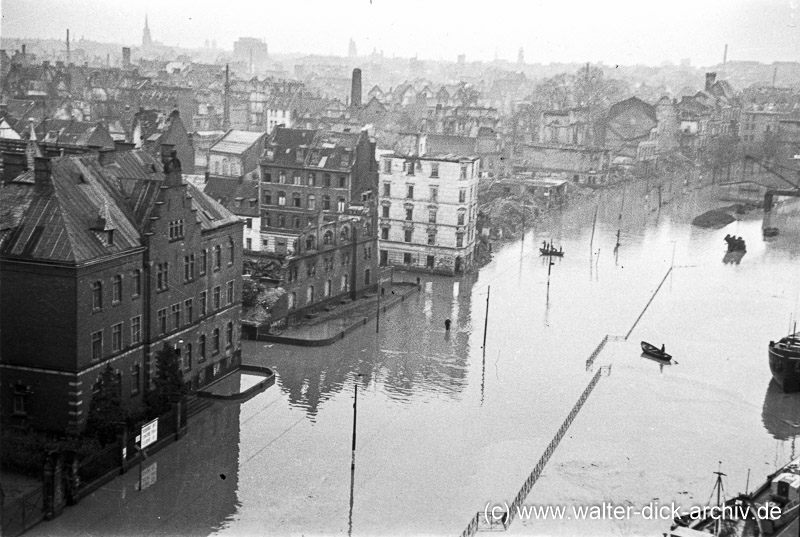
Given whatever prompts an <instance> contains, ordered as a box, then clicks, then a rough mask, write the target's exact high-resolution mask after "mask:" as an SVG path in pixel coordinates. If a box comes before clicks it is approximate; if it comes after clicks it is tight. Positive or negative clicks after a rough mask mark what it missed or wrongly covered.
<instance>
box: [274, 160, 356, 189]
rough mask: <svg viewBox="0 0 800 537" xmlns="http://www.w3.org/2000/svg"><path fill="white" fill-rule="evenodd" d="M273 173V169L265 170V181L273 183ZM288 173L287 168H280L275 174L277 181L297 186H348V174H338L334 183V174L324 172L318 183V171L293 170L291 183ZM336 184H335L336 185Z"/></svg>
mask: <svg viewBox="0 0 800 537" xmlns="http://www.w3.org/2000/svg"><path fill="white" fill-rule="evenodd" d="M343 166H347V164H343ZM273 173H274V172H272V171H265V172H264V182H265V183H272V182H273V180H272V179H273ZM286 177H287V173H286V170H278V172H277V173H276V174H275V181H274V182H275V183H278V184H281V185H285V184H292V185H297V186H324V187H327V188H347V176H346V175H338V176H337V177H336V182H335V183H334V180H333V176H332V175H331V174H329V173H323V174H322V183H321V184H319V185H317V173H316V172H299V171H296V172H292V178H291V183H287V182H286V181H287V179H286ZM334 185H335V186H334Z"/></svg>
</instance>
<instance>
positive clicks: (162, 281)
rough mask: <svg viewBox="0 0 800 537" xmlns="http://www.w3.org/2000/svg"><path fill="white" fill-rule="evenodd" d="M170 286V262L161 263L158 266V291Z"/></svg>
mask: <svg viewBox="0 0 800 537" xmlns="http://www.w3.org/2000/svg"><path fill="white" fill-rule="evenodd" d="M168 287H169V263H159V264H158V266H157V268H156V291H163V290H165V289H167V288H168Z"/></svg>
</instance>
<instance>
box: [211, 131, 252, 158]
mask: <svg viewBox="0 0 800 537" xmlns="http://www.w3.org/2000/svg"><path fill="white" fill-rule="evenodd" d="M264 136H266V133H263V132H250V131H237V130H232V131H229V132H228V133H227V134H226V135H225V136H223V137H222V139H221V140H219V141H218V142H217V143H215V144H214V145H212V146H211V149H210V151H213V152H215V153H232V154H235V155H240V154H242V153H244V152H245V151H247V150H248V149H250V148H251V147H252V146H253V145H254V144H256V143H257V142H258V141H259V140H261V139H262V138H263V137H264Z"/></svg>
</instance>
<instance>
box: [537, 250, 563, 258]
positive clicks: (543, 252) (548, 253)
mask: <svg viewBox="0 0 800 537" xmlns="http://www.w3.org/2000/svg"><path fill="white" fill-rule="evenodd" d="M539 252H540V253H541V255H545V256H553V257H564V252H563V251H562V250H551V249H548V248H539Z"/></svg>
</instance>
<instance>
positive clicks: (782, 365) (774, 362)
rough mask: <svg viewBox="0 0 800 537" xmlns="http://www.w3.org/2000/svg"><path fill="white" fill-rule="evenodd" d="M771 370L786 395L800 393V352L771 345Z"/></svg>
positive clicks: (772, 343)
mask: <svg viewBox="0 0 800 537" xmlns="http://www.w3.org/2000/svg"><path fill="white" fill-rule="evenodd" d="M769 370H770V371H771V372H772V378H774V379H775V382H777V383H778V386H780V387H781V390H783V391H784V393H794V392H800V352H796V351H792V350H785V349H778V348H776V344H775V343H774V342H770V345H769Z"/></svg>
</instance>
